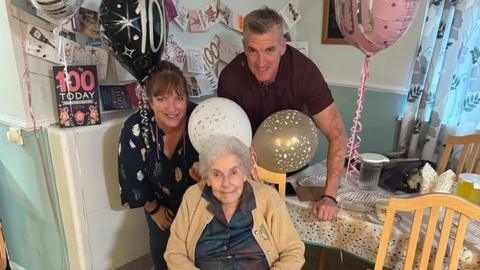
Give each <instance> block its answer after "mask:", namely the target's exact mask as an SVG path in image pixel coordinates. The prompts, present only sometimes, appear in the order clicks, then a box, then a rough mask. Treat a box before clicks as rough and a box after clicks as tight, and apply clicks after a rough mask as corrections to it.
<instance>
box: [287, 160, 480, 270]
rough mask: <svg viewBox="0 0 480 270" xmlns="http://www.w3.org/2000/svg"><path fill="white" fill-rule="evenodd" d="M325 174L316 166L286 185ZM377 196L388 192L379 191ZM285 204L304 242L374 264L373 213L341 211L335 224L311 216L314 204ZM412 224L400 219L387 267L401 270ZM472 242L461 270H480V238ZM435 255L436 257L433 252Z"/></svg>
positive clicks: (377, 231) (377, 226)
mask: <svg viewBox="0 0 480 270" xmlns="http://www.w3.org/2000/svg"><path fill="white" fill-rule="evenodd" d="M325 172H326V167H325V163H324V162H322V163H317V164H315V165H313V166H310V167H308V168H307V169H305V170H304V171H302V172H300V173H297V174H295V175H293V176H290V177H289V178H288V179H287V181H289V182H291V183H292V184H293V185H294V186H295V184H296V181H297V180H298V179H299V178H300V177H302V176H305V175H312V174H316V175H319V174H325ZM354 188H355V187H354V186H353V185H351V184H350V185H349V184H348V183H347V184H344V185H343V186H342V187H341V188H340V189H339V194H341V193H342V192H345V191H351V190H352V189H354ZM378 192H386V191H383V190H379V191H378ZM286 204H287V208H288V212H289V214H290V217H291V219H292V221H293V224H294V226H295V228H296V229H297V231H298V233H299V235H300V238H301V239H302V240H303V241H304V242H307V243H311V244H317V245H320V246H325V247H335V248H338V249H341V250H345V251H348V252H350V253H352V254H354V255H357V256H359V257H362V258H364V259H366V260H369V261H371V262H374V261H375V259H376V254H377V250H378V245H379V241H380V236H381V233H382V230H383V222H380V221H378V220H375V214H374V213H372V212H363V211H362V212H360V211H350V210H346V209H340V212H339V215H338V218H337V220H336V221H329V222H325V221H324V222H320V221H318V220H316V219H315V218H314V217H313V215H312V214H311V202H301V201H299V200H298V198H297V197H286ZM410 222H411V219H410V215H409V214H407V213H405V215H403V214H402V215H400V219H399V222H396V223H395V224H396V226H395V227H394V229H393V230H392V233H391V235H390V243H389V247H388V252H387V257H386V259H385V266H386V267H389V268H391V269H400V268H401V266H402V264H403V261H404V253H405V251H406V247H407V243H408V238H409V226H410ZM469 236H470V237H469ZM470 238H472V239H473V237H472V235H468V234H467V235H466V240H465V243H464V248H463V252H462V256H461V258H460V262H459V268H460V269H465V270H474V269H475V270H478V269H480V238H479V237H476V239H473V240H472V239H470ZM420 246H421V245H420ZM419 248H421V247H419ZM432 255H434V253H433V252H432Z"/></svg>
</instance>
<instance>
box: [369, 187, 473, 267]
mask: <svg viewBox="0 0 480 270" xmlns="http://www.w3.org/2000/svg"><path fill="white" fill-rule="evenodd" d="M427 208H428V209H430V215H429V218H428V223H427V227H426V232H425V234H424V240H423V249H422V254H421V257H420V264H419V268H418V269H419V270H424V269H427V266H428V264H429V258H430V253H431V250H432V246H433V240H434V235H435V232H436V230H437V226H436V224H437V219H438V217H439V213H440V208H445V215H444V216H443V221H442V224H441V229H438V230H439V232H440V237H439V238H438V239H437V240H438V244H437V245H436V247H437V252H436V254H435V260H434V263H433V268H428V269H433V270H440V269H442V268H441V267H442V263H443V260H444V258H445V257H447V258H450V261H449V266H448V269H449V270H452V269H455V270H456V269H457V264H458V261H459V256H460V252H461V250H462V246H463V240H464V237H465V232H466V230H467V226H468V222H469V219H475V220H477V221H478V220H480V207H479V206H476V205H474V204H472V203H470V202H468V201H466V200H464V199H462V198H459V197H456V196H453V195H450V194H426V195H421V196H418V197H415V198H408V199H400V198H392V199H390V201H389V204H388V208H387V215H386V217H385V223H384V226H383V233H382V236H381V239H380V246H379V248H378V253H377V259H376V261H375V270H381V269H382V267H383V264H384V260H385V254H386V252H387V246H388V242H389V241H388V240H389V237H390V233H391V231H392V226H393V222H394V216H395V212H396V211H414V213H415V215H414V218H413V221H412V227H411V229H410V238H409V241H408V246H407V253H406V257H405V262H404V265H403V269H413V263H414V258H415V251H416V247H417V242H418V241H419V234H420V228H421V225H422V219H423V213H424V210H425V209H427ZM457 213H458V214H459V215H456V214H457ZM454 216H455V217H459V221H458V228H457V230H456V235H455V238H454V239H455V241H454V243H453V247H452V249H451V254H450V255H449V256H445V252H446V249H447V242H448V240H449V238H450V229H451V227H452V220H453V218H454Z"/></svg>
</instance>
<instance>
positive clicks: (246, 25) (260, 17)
mask: <svg viewBox="0 0 480 270" xmlns="http://www.w3.org/2000/svg"><path fill="white" fill-rule="evenodd" d="M282 22H283V21H282V17H281V16H280V14H278V12H277V11H275V10H273V9H270V8H268V7H264V8H260V9H256V10H254V11H252V12H250V13H248V14H247V16H245V18H244V20H243V33H244V34H245V33H247V32H252V33H254V34H260V35H261V34H265V33H267V32H269V31H271V30H273V29H275V28H278V29H279V33H280V34H281V35H283V29H282Z"/></svg>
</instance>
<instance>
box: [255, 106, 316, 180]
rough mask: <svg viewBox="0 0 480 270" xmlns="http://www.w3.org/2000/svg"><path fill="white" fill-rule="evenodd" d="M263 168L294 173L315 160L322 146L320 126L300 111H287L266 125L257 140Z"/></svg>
mask: <svg viewBox="0 0 480 270" xmlns="http://www.w3.org/2000/svg"><path fill="white" fill-rule="evenodd" d="M252 144H253V147H254V148H255V151H256V153H257V163H258V165H259V166H261V167H263V168H265V169H268V170H270V171H274V172H281V173H286V172H292V171H295V170H298V169H300V168H302V167H303V166H305V165H306V164H308V162H310V160H312V158H313V156H314V155H315V152H316V151H317V146H318V131H317V126H316V125H315V123H313V121H312V119H311V118H310V117H308V116H307V115H305V114H304V113H302V112H299V111H296V110H283V111H279V112H276V113H274V114H272V115H270V116H269V117H268V118H267V119H265V121H263V122H262V124H261V125H260V127H259V128H258V129H257V132H256V133H255V136H254V137H253V143H252Z"/></svg>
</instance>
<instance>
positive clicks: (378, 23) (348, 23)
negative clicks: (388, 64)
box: [335, 0, 419, 56]
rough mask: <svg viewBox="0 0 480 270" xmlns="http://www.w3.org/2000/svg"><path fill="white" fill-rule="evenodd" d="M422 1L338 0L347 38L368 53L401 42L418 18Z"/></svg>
mask: <svg viewBox="0 0 480 270" xmlns="http://www.w3.org/2000/svg"><path fill="white" fill-rule="evenodd" d="M418 2H419V1H418V0H335V16H336V19H337V24H338V26H339V28H340V31H341V32H342V34H343V37H344V38H345V40H347V41H348V42H349V43H350V44H352V45H353V46H355V47H357V48H358V49H360V50H361V51H362V52H363V53H365V54H366V55H367V56H373V55H374V54H375V53H377V52H379V51H381V50H383V49H385V48H387V47H388V46H390V45H392V44H393V43H395V42H397V41H398V40H399V39H400V38H401V37H402V36H403V34H404V33H405V32H406V31H407V29H408V28H409V27H410V25H411V24H412V22H413V19H414V18H415V14H416V12H417V7H418Z"/></svg>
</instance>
